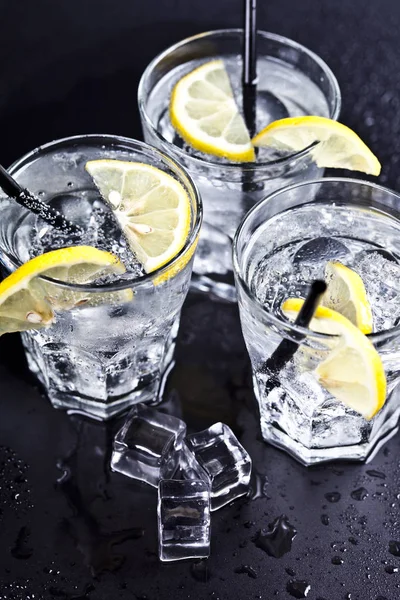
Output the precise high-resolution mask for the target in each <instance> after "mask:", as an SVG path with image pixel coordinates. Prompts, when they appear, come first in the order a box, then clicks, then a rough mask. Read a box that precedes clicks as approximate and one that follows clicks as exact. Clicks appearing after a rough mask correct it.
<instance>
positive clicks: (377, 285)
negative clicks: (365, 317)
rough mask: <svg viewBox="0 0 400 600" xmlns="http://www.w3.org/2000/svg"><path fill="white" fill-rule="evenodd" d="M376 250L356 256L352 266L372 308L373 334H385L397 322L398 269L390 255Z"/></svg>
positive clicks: (399, 284)
mask: <svg viewBox="0 0 400 600" xmlns="http://www.w3.org/2000/svg"><path fill="white" fill-rule="evenodd" d="M388 254H389V256H390V253H388V252H387V251H384V252H383V251H381V250H380V249H377V251H376V252H371V251H365V252H361V253H360V254H359V255H358V256H357V262H356V263H355V265H354V268H355V270H356V271H357V273H358V274H359V275H360V277H361V279H362V280H363V283H364V285H365V289H366V291H367V296H368V300H369V302H370V304H371V308H372V315H373V320H374V331H384V330H385V329H390V328H391V327H394V326H396V325H398V324H399V321H400V302H399V297H400V265H399V264H398V263H397V262H396V259H395V258H394V257H393V255H391V256H390V258H389V257H388V256H387V255H388Z"/></svg>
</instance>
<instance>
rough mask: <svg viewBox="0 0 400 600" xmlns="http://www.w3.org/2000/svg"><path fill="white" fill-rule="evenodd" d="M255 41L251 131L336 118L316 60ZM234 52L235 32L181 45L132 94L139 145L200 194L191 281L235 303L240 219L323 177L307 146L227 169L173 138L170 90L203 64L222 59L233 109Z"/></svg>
mask: <svg viewBox="0 0 400 600" xmlns="http://www.w3.org/2000/svg"><path fill="white" fill-rule="evenodd" d="M256 41H257V52H258V56H257V72H258V84H257V103H256V106H257V110H256V113H257V118H256V126H257V131H260V130H261V129H263V128H264V127H266V126H267V125H268V124H269V123H270V122H271V121H274V120H276V119H280V118H283V117H288V116H292V117H293V116H301V115H310V114H311V115H320V116H324V117H330V118H331V119H337V118H338V116H339V111H340V104H341V96H340V90H339V86H338V83H337V81H336V78H335V77H334V75H333V73H332V71H331V70H330V69H329V67H328V66H327V65H326V64H325V62H324V61H323V60H322V59H321V58H319V57H318V56H317V55H316V54H314V53H313V52H311V51H310V50H308V49H307V48H305V47H304V46H301V45H300V44H298V43H297V42H295V41H293V40H290V39H287V38H285V37H282V36H279V35H275V34H272V33H267V32H265V31H259V32H258V33H257V40H256ZM242 46H243V31H242V30H241V29H222V30H219V31H209V32H206V33H201V34H199V35H195V36H193V37H191V38H188V39H185V40H183V41H181V42H178V43H177V44H175V45H174V46H171V47H170V48H168V49H167V50H165V51H164V52H162V53H161V54H159V55H158V56H157V57H156V58H155V59H154V60H153V61H152V62H151V63H150V64H149V65H148V67H147V69H146V70H145V72H144V73H143V75H142V78H141V81H140V84H139V89H138V103H139V110H140V116H141V121H142V127H143V133H144V139H145V140H146V142H148V143H149V144H152V145H154V146H156V147H157V148H159V149H160V150H162V151H163V152H165V153H166V154H168V156H171V157H173V158H175V159H176V160H178V161H179V162H180V163H181V164H182V165H183V166H184V167H186V169H187V170H188V171H189V173H190V174H191V175H192V176H193V179H194V180H195V181H196V183H197V185H198V187H199V190H200V192H201V196H202V200H203V205H204V223H203V227H202V232H201V236H200V243H199V248H198V250H197V253H196V259H195V264H194V276H193V279H192V283H193V285H194V286H196V287H199V288H200V289H204V290H209V291H211V292H213V293H214V294H217V295H219V296H222V297H226V298H227V299H230V300H234V299H235V298H236V296H235V292H234V283H233V277H232V258H231V242H232V238H233V235H234V234H235V231H236V228H237V226H238V225H239V223H240V221H241V219H242V217H243V216H244V215H245V214H246V212H247V211H248V210H249V209H250V208H251V207H252V206H254V204H255V203H256V202H257V201H258V200H260V199H261V198H263V197H265V196H266V195H267V194H270V193H271V192H273V191H275V190H277V189H279V188H282V187H284V186H285V185H288V184H290V183H294V182H300V181H305V180H309V179H315V178H317V177H319V176H322V174H323V169H321V168H319V167H317V165H316V164H315V162H314V161H313V159H312V152H311V148H307V149H305V150H303V151H301V152H295V153H291V154H288V153H287V152H286V153H279V152H274V153H272V152H271V153H268V155H267V158H265V155H264V158H259V159H258V160H257V161H256V162H253V163H233V162H228V161H227V160H225V159H220V158H218V157H215V156H211V155H207V154H202V153H200V152H198V151H196V150H194V149H192V148H191V147H190V146H188V145H187V144H185V143H184V142H183V140H182V139H181V138H180V137H179V135H177V133H176V132H175V130H174V128H173V127H172V125H171V121H170V118H169V101H170V96H171V91H172V89H173V87H174V85H175V84H176V83H177V82H178V81H179V80H180V79H181V78H182V77H183V76H184V75H186V74H187V73H189V72H190V71H192V70H193V69H195V68H196V67H198V66H199V65H200V64H202V63H204V62H207V61H210V60H214V59H216V58H222V59H223V61H224V64H225V66H226V68H227V70H228V73H229V77H230V80H231V83H232V87H233V90H234V94H235V98H236V101H237V103H238V105H239V107H240V106H241V102H242V97H241V96H242V93H241V76H242V58H241V55H242ZM260 156H261V154H260Z"/></svg>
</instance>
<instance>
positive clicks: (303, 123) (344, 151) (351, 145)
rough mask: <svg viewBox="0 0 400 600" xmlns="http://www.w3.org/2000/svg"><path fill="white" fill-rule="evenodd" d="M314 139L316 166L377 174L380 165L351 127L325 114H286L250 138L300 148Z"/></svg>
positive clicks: (259, 142) (257, 142)
mask: <svg viewBox="0 0 400 600" xmlns="http://www.w3.org/2000/svg"><path fill="white" fill-rule="evenodd" d="M314 142H321V143H320V144H318V146H316V147H315V148H314V149H313V156H314V160H315V162H316V163H317V165H318V166H319V167H332V168H337V169H350V170H353V171H362V172H363V173H368V174H369V175H379V173H380V172H381V165H380V163H379V160H378V159H377V158H376V156H375V155H374V154H373V153H372V152H371V150H370V149H369V148H368V146H366V145H365V144H364V142H363V141H362V140H361V139H360V138H359V136H358V135H357V134H356V133H354V131H353V130H352V129H350V128H349V127H346V125H343V124H342V123H338V122H337V121H333V120H332V119H328V118H326V117H317V116H305V117H289V118H287V119H280V120H278V121H274V122H273V123H271V124H270V125H268V126H267V127H266V128H265V129H263V130H262V131H261V132H260V133H258V134H257V135H256V136H255V137H254V138H253V140H252V144H253V145H254V146H259V147H261V146H268V147H271V148H276V149H278V150H290V151H293V152H299V151H300V150H304V148H307V147H308V146H310V145H311V144H313V143H314Z"/></svg>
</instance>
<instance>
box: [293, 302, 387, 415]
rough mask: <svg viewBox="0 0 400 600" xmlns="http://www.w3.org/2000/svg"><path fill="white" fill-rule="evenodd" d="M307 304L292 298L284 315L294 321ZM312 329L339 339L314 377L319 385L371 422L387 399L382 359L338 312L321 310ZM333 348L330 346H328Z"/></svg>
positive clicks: (320, 307) (361, 334) (367, 340)
mask: <svg viewBox="0 0 400 600" xmlns="http://www.w3.org/2000/svg"><path fill="white" fill-rule="evenodd" d="M303 302H304V300H301V299H300V298H289V299H288V300H286V301H285V302H284V303H283V305H282V310H283V312H284V314H285V315H286V316H287V317H288V318H290V319H291V320H294V319H295V318H296V317H297V315H298V313H299V311H300V309H301V307H302V305H303ZM310 329H312V330H313V331H316V332H319V333H325V334H330V335H336V336H340V339H339V340H338V342H337V343H335V342H334V338H333V339H332V343H333V344H334V346H333V348H332V349H331V351H330V353H329V355H328V357H327V358H326V359H325V360H324V361H322V362H320V363H319V365H318V367H317V368H316V369H315V372H314V373H315V375H316V377H317V379H318V381H319V383H320V384H321V385H322V386H323V387H324V388H325V389H326V390H327V391H328V392H329V393H330V394H332V396H334V397H335V398H336V399H337V400H340V401H341V402H343V403H344V404H346V405H347V406H349V407H350V408H352V409H353V410H355V411H357V412H358V413H360V414H361V415H362V416H363V417H364V418H365V419H367V420H370V419H372V417H373V416H374V415H376V413H377V412H378V411H379V410H380V409H381V408H382V406H383V404H384V402H385V399H386V377H385V372H384V369H383V365H382V361H381V358H380V356H379V354H378V352H377V351H376V349H375V348H374V346H373V345H372V343H371V342H370V340H369V339H368V338H367V337H366V336H365V335H364V334H363V333H361V331H360V330H359V329H357V327H355V325H353V324H352V323H351V322H350V321H349V320H348V319H346V317H344V316H343V315H341V314H339V313H338V312H336V311H335V310H332V309H330V308H327V307H325V306H319V307H318V308H317V310H316V312H315V315H314V318H313V319H312V320H311V323H310ZM327 346H328V347H329V346H330V342H329V343H328V344H327Z"/></svg>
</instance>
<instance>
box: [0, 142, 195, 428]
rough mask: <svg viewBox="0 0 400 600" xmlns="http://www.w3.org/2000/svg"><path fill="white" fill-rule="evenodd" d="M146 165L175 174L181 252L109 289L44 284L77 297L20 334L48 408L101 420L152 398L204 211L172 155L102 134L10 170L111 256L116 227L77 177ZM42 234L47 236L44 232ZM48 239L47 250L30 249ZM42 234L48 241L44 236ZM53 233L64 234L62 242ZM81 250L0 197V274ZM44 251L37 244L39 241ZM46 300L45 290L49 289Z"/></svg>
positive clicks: (170, 348) (167, 358)
mask: <svg viewBox="0 0 400 600" xmlns="http://www.w3.org/2000/svg"><path fill="white" fill-rule="evenodd" d="M97 159H116V160H122V161H134V162H140V163H146V164H148V165H152V166H154V167H157V168H158V169H162V170H163V171H164V172H166V173H168V174H169V175H171V176H172V177H174V178H175V179H176V180H177V181H179V182H180V183H181V185H182V186H183V187H184V189H185V190H186V192H187V194H188V197H189V199H190V205H191V225H190V232H189V235H188V238H187V240H186V243H185V246H184V247H183V248H182V250H181V251H180V252H179V253H178V255H177V256H175V257H174V258H173V259H172V260H170V261H169V262H168V263H167V264H166V265H165V266H163V267H162V268H159V269H158V270H156V271H154V272H152V273H151V274H144V275H143V273H142V272H140V271H129V270H127V272H126V273H125V274H123V275H119V276H115V278H113V279H112V281H110V282H103V283H99V284H96V283H93V284H90V285H73V284H70V283H62V282H60V281H58V282H57V281H54V280H52V281H47V286H50V287H51V288H52V290H53V291H54V295H57V294H59V293H60V290H61V289H62V290H63V294H64V295H65V294H67V295H68V296H69V297H71V296H72V297H73V294H77V297H78V298H79V299H82V298H84V302H82V301H81V300H80V301H79V302H77V303H76V306H75V307H74V308H73V309H72V310H65V311H57V313H56V322H55V323H54V324H53V325H51V326H50V327H49V328H45V329H39V330H37V331H26V332H24V333H22V342H23V345H24V347H25V351H26V356H27V360H28V365H29V367H30V369H31V371H32V372H33V373H34V374H35V375H36V376H37V378H38V379H39V380H40V382H41V383H42V384H43V386H44V388H45V390H46V392H47V395H48V397H49V398H50V400H51V402H52V404H53V405H54V406H56V407H58V408H64V409H68V410H69V411H72V412H82V413H86V414H88V415H90V416H92V417H96V418H98V419H108V418H110V417H112V416H114V415H116V414H117V413H119V412H121V411H124V410H126V408H127V407H128V406H129V405H131V404H134V403H137V402H155V401H157V396H158V392H159V389H160V385H161V381H162V378H163V374H164V373H166V371H168V368H169V366H170V364H171V361H172V358H173V352H174V346H175V339H176V335H177V331H178V327H179V319H180V313H181V308H182V304H183V301H184V299H185V296H186V294H187V291H188V288H189V282H190V276H191V271H192V262H193V252H194V249H195V246H196V241H197V238H198V234H199V229H200V224H201V218H202V207H201V201H200V196H199V194H198V192H197V190H196V186H195V185H194V183H193V181H192V179H191V177H190V175H188V174H187V173H186V172H185V170H184V169H183V168H182V167H181V166H180V165H178V164H177V163H176V162H175V161H174V160H173V159H172V158H170V157H168V156H166V155H165V154H163V153H162V152H160V151H159V150H156V149H155V148H152V147H150V146H148V145H147V144H144V143H142V142H137V141H134V140H130V139H127V138H122V137H116V136H108V135H87V136H79V137H71V138H67V139H62V140H57V141H54V142H51V143H49V144H47V145H44V146H41V147H40V148H37V149H36V150H33V151H32V152H30V153H29V154H27V155H25V156H23V157H22V158H21V159H20V160H18V161H17V162H15V163H14V164H13V165H12V167H11V168H10V171H9V172H10V173H11V174H12V176H13V177H14V178H15V179H16V180H17V181H18V182H19V183H20V184H21V185H22V186H23V187H26V188H27V189H28V190H30V191H31V192H33V193H34V194H37V195H38V196H39V197H40V199H41V200H42V201H43V202H46V203H48V204H50V205H51V206H53V207H55V208H57V209H58V210H60V212H62V213H63V214H64V215H65V216H66V217H67V218H68V219H70V220H71V221H73V222H75V223H77V224H78V225H81V226H82V228H83V229H84V231H85V232H86V233H85V235H87V234H88V231H89V230H90V231H91V232H92V233H91V234H90V237H89V241H87V238H86V239H85V243H88V244H89V245H97V246H100V247H101V248H102V249H106V250H111V251H112V249H113V244H114V243H115V242H116V240H115V239H114V236H117V235H118V236H120V230H119V228H118V227H116V224H115V220H114V219H113V218H112V216H111V219H109V215H110V214H111V213H110V211H109V209H108V208H107V207H106V205H105V203H104V202H103V200H102V199H101V197H100V195H99V192H98V191H97V189H96V187H95V185H94V182H93V180H92V178H91V177H90V176H89V174H88V173H87V172H86V170H85V164H86V162H87V161H88V160H97ZM49 230H50V233H49ZM44 234H45V235H46V236H47V237H48V239H50V242H49V243H48V247H46V248H43V247H41V246H40V247H41V250H40V251H37V250H36V251H35V250H34V249H35V248H38V247H39V244H40V243H41V241H42V240H43V239H44V238H43V235H44ZM49 236H50V237H49ZM60 236H64V237H63V238H62V240H60ZM79 243H81V242H80V241H79V240H76V239H75V240H71V239H69V238H68V236H66V235H65V234H64V233H61V232H60V231H58V230H56V229H52V228H50V227H49V226H48V225H47V224H46V223H44V222H43V221H41V220H40V219H39V218H38V217H37V216H35V215H33V214H32V213H30V212H29V211H27V210H26V209H25V208H21V207H20V206H19V205H17V204H16V203H15V201H14V200H11V199H7V198H4V197H3V198H2V199H1V200H0V258H1V262H2V264H3V267H4V270H5V273H6V274H7V273H9V272H11V271H13V270H14V269H15V268H16V267H18V266H19V265H21V263H24V262H26V261H27V260H29V259H30V258H31V257H32V255H33V254H41V253H43V252H44V251H47V250H51V249H53V248H54V247H60V246H70V245H76V244H79ZM42 246H43V244H42ZM49 293H52V292H49Z"/></svg>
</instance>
